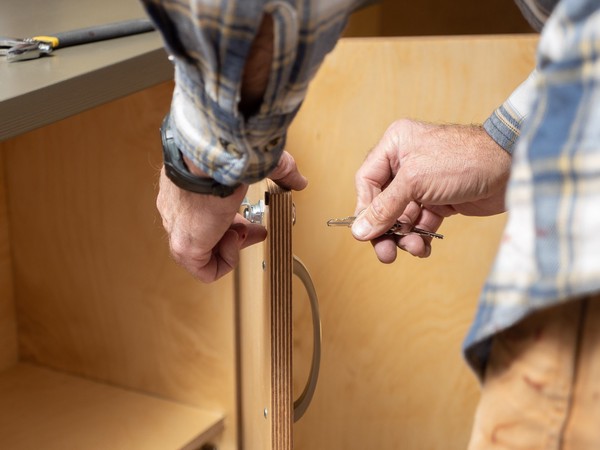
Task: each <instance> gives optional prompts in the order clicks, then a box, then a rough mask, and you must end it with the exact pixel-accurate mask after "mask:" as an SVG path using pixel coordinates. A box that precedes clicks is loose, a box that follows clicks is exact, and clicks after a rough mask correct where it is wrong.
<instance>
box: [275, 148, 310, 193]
mask: <svg viewBox="0 0 600 450" xmlns="http://www.w3.org/2000/svg"><path fill="white" fill-rule="evenodd" d="M269 178H270V179H271V180H273V181H274V182H275V183H277V184H278V185H279V186H281V187H283V188H286V189H293V190H295V191H301V190H302V189H304V188H305V187H306V186H307V185H308V180H307V179H306V178H305V177H304V175H302V174H301V173H300V171H299V170H298V166H297V165H296V161H294V158H293V157H292V155H290V154H289V153H288V152H285V151H284V152H283V153H282V154H281V158H280V159H279V163H278V164H277V167H275V169H273V170H272V171H271V173H270V174H269Z"/></svg>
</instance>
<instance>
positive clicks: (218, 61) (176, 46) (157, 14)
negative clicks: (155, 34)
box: [142, 0, 369, 185]
mask: <svg viewBox="0 0 600 450" xmlns="http://www.w3.org/2000/svg"><path fill="white" fill-rule="evenodd" d="M142 1H143V3H144V5H145V7H146V10H147V11H148V14H149V15H150V17H151V18H152V19H153V20H154V22H155V24H156V25H157V27H158V28H159V30H160V31H161V33H162V35H163V39H164V42H165V47H166V49H167V51H168V53H169V54H170V57H171V59H172V61H173V63H174V65H175V90H174V93H173V100H172V104H171V115H170V117H171V119H170V120H171V128H172V131H173V136H174V139H175V142H176V144H177V145H178V146H179V148H180V149H181V151H182V152H183V153H184V154H185V155H186V156H187V157H188V158H189V159H190V160H191V161H192V162H193V163H194V164H195V165H197V166H198V167H199V168H201V169H202V170H203V171H205V172H206V173H207V174H209V175H210V176H211V177H212V178H214V179H215V180H217V181H218V182H220V183H223V184H227V185H234V184H236V183H239V182H245V183H251V182H254V181H258V180H260V179H262V178H264V177H266V176H267V175H268V173H269V172H270V171H271V170H272V169H273V168H274V167H275V166H276V165H277V163H278V161H279V158H280V156H281V154H282V152H283V149H284V146H285V140H286V133H287V129H288V127H289V125H290V124H291V121H292V119H293V118H294V116H295V115H296V113H297V112H298V110H299V108H300V106H301V104H302V101H303V100H304V97H305V95H306V91H307V88H308V83H309V82H310V80H311V79H312V78H313V76H314V75H315V73H316V71H317V69H318V68H319V66H320V64H321V63H322V61H323V59H324V57H325V56H326V54H327V53H328V52H329V51H331V49H333V47H334V46H335V44H336V42H337V40H338V38H339V36H340V34H341V33H342V31H343V29H344V27H345V25H346V22H347V19H348V16H349V14H350V13H351V12H352V11H353V10H354V9H356V8H357V7H360V6H361V4H362V3H365V4H366V3H369V2H368V1H364V2H361V1H357V0H329V1H327V2H323V1H319V0H288V1H283V0H280V1H272V0H271V1H266V0H228V1H224V0H142ZM265 14H268V15H270V16H271V17H272V19H273V25H274V27H273V33H274V53H273V60H272V65H271V70H270V75H269V82H268V85H267V89H266V92H265V95H264V97H263V101H262V104H261V105H260V107H259V109H258V111H257V112H256V113H255V114H253V115H252V116H250V117H245V116H244V115H243V114H242V113H241V112H240V111H239V109H238V104H239V101H240V88H241V81H242V76H243V71H244V67H245V65H246V59H247V57H248V54H249V52H250V48H251V45H252V42H253V40H254V37H255V36H256V34H257V31H258V29H259V27H260V24H261V21H262V18H263V15H265Z"/></svg>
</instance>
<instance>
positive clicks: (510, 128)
mask: <svg viewBox="0 0 600 450" xmlns="http://www.w3.org/2000/svg"><path fill="white" fill-rule="evenodd" d="M536 81H537V72H536V71H535V70H534V71H533V72H531V74H530V75H529V77H528V78H527V79H526V80H525V81H524V82H523V83H521V84H520V85H519V87H517V89H515V90H514V92H513V93H512V94H511V95H510V97H509V98H508V99H507V100H506V101H505V102H504V103H503V104H502V105H501V106H500V107H499V108H498V109H496V111H494V112H493V113H492V115H491V116H490V117H488V119H487V120H486V121H485V122H484V124H483V128H484V129H485V131H486V132H487V133H488V134H489V135H490V137H491V138H492V139H493V140H494V141H495V142H496V143H497V144H498V145H500V146H501V147H502V148H503V149H504V150H506V151H507V152H509V153H510V154H512V152H513V149H514V147H515V144H516V142H517V139H518V137H519V135H520V133H521V127H522V125H523V122H524V120H525V119H526V118H527V115H528V114H529V111H530V110H531V106H532V101H533V98H534V96H535V90H536Z"/></svg>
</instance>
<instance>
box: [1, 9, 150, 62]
mask: <svg viewBox="0 0 600 450" xmlns="http://www.w3.org/2000/svg"><path fill="white" fill-rule="evenodd" d="M148 31H154V26H153V24H152V22H150V20H148V19H134V20H125V21H122V22H115V23H109V24H106V25H99V26H95V27H89V28H80V29H78V30H73V31H65V32H62V33H56V34H53V35H50V36H35V37H31V38H23V39H15V38H4V37H0V56H6V60H7V61H9V62H15V61H24V60H28V59H36V58H39V57H40V56H43V55H48V54H50V53H52V51H53V50H55V49H57V48H63V47H70V46H73V45H80V44H88V43H90V42H97V41H104V40H106V39H113V38H118V37H123V36H130V35H132V34H140V33H146V32H148Z"/></svg>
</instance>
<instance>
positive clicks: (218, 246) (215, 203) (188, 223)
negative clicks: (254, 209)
mask: <svg viewBox="0 0 600 450" xmlns="http://www.w3.org/2000/svg"><path fill="white" fill-rule="evenodd" d="M187 164H188V167H189V169H190V171H193V172H194V173H195V174H197V175H199V176H202V175H204V176H206V175H205V174H203V173H202V172H201V171H200V170H199V169H198V168H196V167H194V166H193V165H192V164H191V163H190V162H189V161H187ZM270 178H271V179H273V181H275V182H277V183H278V184H280V185H281V186H283V187H286V188H288V189H295V190H300V189H304V188H305V187H306V185H307V181H306V179H305V178H304V177H303V176H302V175H301V174H300V172H299V171H298V168H297V166H296V163H295V162H294V159H293V158H292V157H291V156H290V155H289V154H288V153H287V152H284V153H283V156H282V157H281V159H280V161H279V165H278V166H277V168H276V169H275V170H274V171H273V172H272V173H271V175H270ZM247 190H248V186H247V185H241V186H240V187H239V188H238V189H237V190H236V191H235V192H234V193H233V194H232V195H230V196H229V197H226V198H220V197H215V196H212V195H202V194H195V193H193V192H188V191H184V190H183V189H180V188H178V187H177V186H175V185H174V184H173V183H172V182H171V180H169V178H167V176H166V175H165V171H164V169H163V170H162V171H161V174H160V183H159V193H158V197H157V199H156V206H157V208H158V211H159V212H160V215H161V216H162V221H163V226H164V228H165V230H166V231H167V234H168V236H169V245H170V248H171V254H172V255H173V258H174V259H175V261H177V262H178V263H179V264H180V265H182V266H183V267H184V268H185V269H186V270H187V271H188V272H190V273H191V274H192V275H193V276H195V277H196V278H198V279H199V280H201V281H204V282H205V283H209V282H212V281H215V280H217V279H219V278H221V277H222V276H223V275H225V274H227V273H229V272H231V271H232V270H233V269H234V268H235V267H236V266H237V264H238V261H239V258H240V256H239V253H240V250H241V249H243V248H245V247H248V246H250V245H252V244H256V243H257V242H261V241H262V240H264V239H265V237H266V236H267V232H266V230H265V228H264V227H263V226H262V225H259V224H253V223H250V222H248V221H247V220H246V219H244V218H243V217H242V216H241V215H240V214H238V211H239V209H240V205H241V203H242V200H243V199H244V196H245V195H246V191H247Z"/></svg>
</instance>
